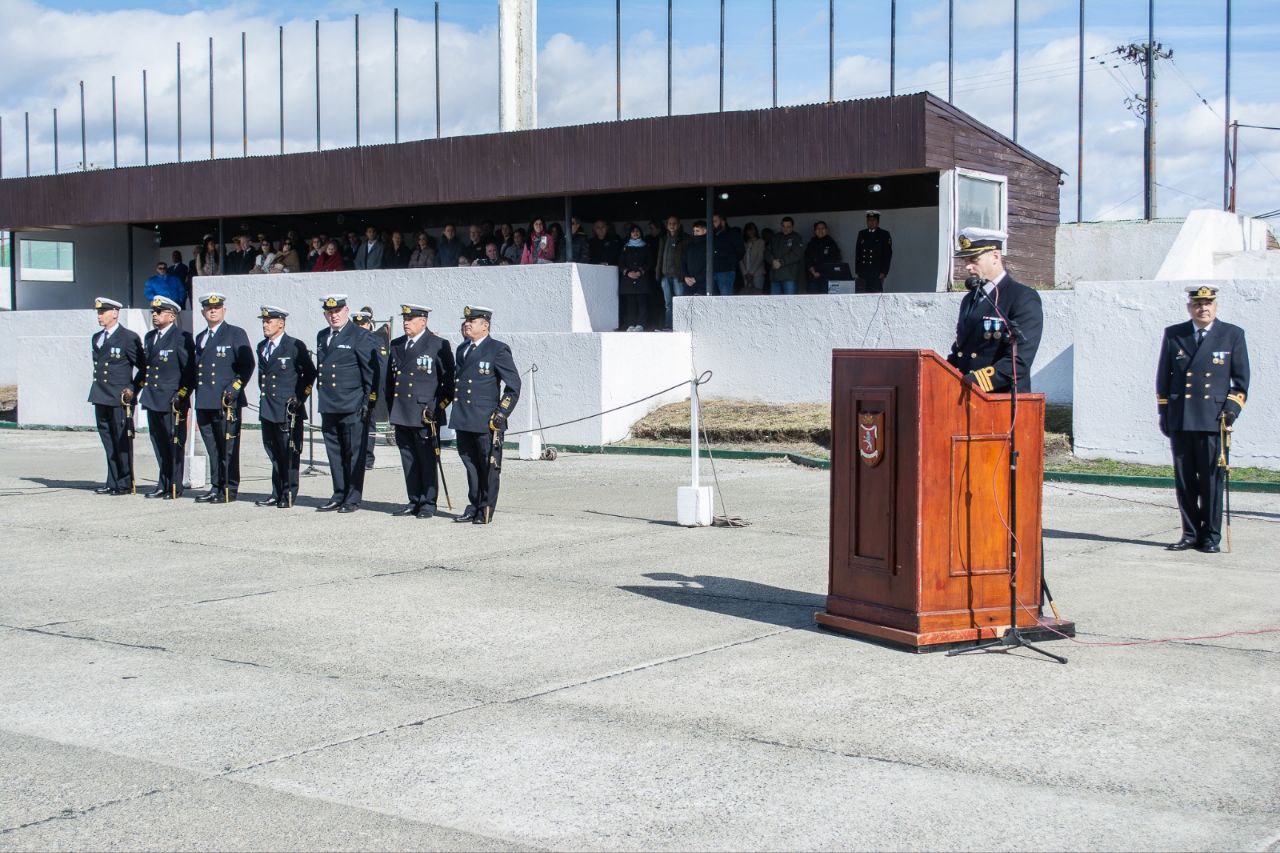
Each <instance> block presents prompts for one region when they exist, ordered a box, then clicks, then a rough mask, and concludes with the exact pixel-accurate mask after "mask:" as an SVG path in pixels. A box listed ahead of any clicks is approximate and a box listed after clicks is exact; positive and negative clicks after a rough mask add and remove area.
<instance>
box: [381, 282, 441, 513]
mask: <svg viewBox="0 0 1280 853" xmlns="http://www.w3.org/2000/svg"><path fill="white" fill-rule="evenodd" d="M430 313H431V309H430V308H428V307H427V306H425V305H419V304H418V303H414V302H409V303H405V304H404V305H401V306H400V316H401V320H402V322H403V323H404V334H403V335H401V336H400V337H398V338H396V339H395V340H394V341H392V342H391V345H390V347H388V360H387V364H388V370H387V375H386V393H385V394H384V395H383V396H384V399H386V401H387V408H388V415H389V420H390V421H391V425H392V426H393V427H394V428H395V433H396V447H398V448H400V464H401V466H402V467H403V468H404V487H405V492H406V493H407V496H408V503H407V504H405V506H404V507H403V508H401V509H399V510H397V511H396V512H395V513H393V515H398V516H410V515H411V516H415V517H417V518H431V516H433V515H435V512H436V498H437V496H438V494H439V487H440V486H439V478H438V477H437V476H436V468H437V466H438V465H439V459H440V424H441V422H442V421H443V419H444V413H445V409H447V408H448V407H449V402H450V401H451V400H452V399H453V393H454V391H453V370H454V366H453V352H452V350H451V349H450V347H449V342H448V341H446V340H445V339H444V338H441V337H439V336H437V335H436V334H434V333H433V332H432V331H431V330H430V329H428V328H427V317H428V315H429V314H430Z"/></svg>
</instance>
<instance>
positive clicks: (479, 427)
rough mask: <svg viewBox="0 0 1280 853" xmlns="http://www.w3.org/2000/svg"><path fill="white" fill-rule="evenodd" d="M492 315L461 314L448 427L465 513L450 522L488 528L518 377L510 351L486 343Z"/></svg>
mask: <svg viewBox="0 0 1280 853" xmlns="http://www.w3.org/2000/svg"><path fill="white" fill-rule="evenodd" d="M492 317H493V310H492V309H490V308H482V307H481V306H479V305H476V306H470V305H469V306H467V307H466V308H463V309H462V319H463V324H462V333H463V334H464V335H465V336H466V338H467V342H466V343H465V344H463V345H462V346H461V347H459V348H458V360H457V366H456V368H455V382H456V385H457V395H458V396H457V399H456V400H454V403H453V412H452V413H451V414H450V416H449V426H451V427H453V429H454V430H455V431H456V432H457V434H458V435H457V442H458V455H459V456H461V457H462V466H463V467H464V468H466V469H467V508H466V510H465V511H464V512H463V513H462V515H460V516H458V517H457V518H455V519H454V521H470V522H473V523H474V524H488V523H489V522H490V521H492V520H493V510H494V507H496V506H497V504H498V481H499V478H500V477H501V473H502V437H503V434H504V433H505V432H506V431H507V417H508V416H509V415H510V414H511V412H512V410H513V409H515V406H516V401H517V400H518V399H520V374H519V373H517V372H516V363H515V360H514V359H513V358H512V357H511V348H510V347H509V346H507V345H506V344H504V343H503V342H502V341H499V340H494V339H493V338H491V337H489V323H490V320H491V319H492Z"/></svg>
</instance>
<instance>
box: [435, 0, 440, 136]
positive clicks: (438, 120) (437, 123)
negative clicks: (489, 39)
mask: <svg viewBox="0 0 1280 853" xmlns="http://www.w3.org/2000/svg"><path fill="white" fill-rule="evenodd" d="M435 60H436V139H439V138H440V0H436V55H435Z"/></svg>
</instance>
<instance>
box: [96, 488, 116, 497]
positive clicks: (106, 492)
mask: <svg viewBox="0 0 1280 853" xmlns="http://www.w3.org/2000/svg"><path fill="white" fill-rule="evenodd" d="M114 491H115V489H113V488H111V487H110V486H98V488H96V489H94V490H93V493H94V494H95V495H109V494H111V493H112V492H114Z"/></svg>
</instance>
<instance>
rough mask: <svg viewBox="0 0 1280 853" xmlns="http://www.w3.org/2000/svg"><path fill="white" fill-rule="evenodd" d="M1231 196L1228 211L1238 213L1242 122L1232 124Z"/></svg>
mask: <svg viewBox="0 0 1280 853" xmlns="http://www.w3.org/2000/svg"><path fill="white" fill-rule="evenodd" d="M1229 138H1230V144H1231V151H1230V155H1231V196H1230V198H1229V200H1228V202H1227V210H1229V211H1230V212H1232V213H1235V212H1236V180H1237V173H1236V165H1237V164H1238V163H1239V162H1240V122H1238V121H1235V122H1232V123H1231V136H1230V137H1229Z"/></svg>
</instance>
